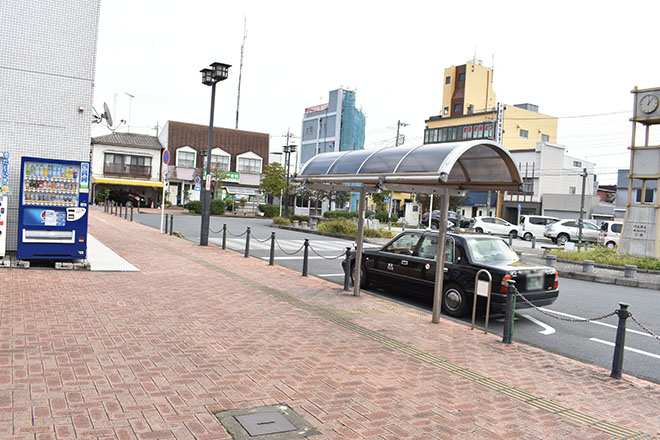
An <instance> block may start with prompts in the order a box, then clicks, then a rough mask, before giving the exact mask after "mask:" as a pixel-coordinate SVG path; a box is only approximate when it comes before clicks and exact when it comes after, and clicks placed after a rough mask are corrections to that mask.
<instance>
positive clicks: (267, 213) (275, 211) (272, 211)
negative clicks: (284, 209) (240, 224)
mask: <svg viewBox="0 0 660 440" xmlns="http://www.w3.org/2000/svg"><path fill="white" fill-rule="evenodd" d="M259 211H261V212H263V213H264V217H277V216H278V215H280V207H279V205H259Z"/></svg>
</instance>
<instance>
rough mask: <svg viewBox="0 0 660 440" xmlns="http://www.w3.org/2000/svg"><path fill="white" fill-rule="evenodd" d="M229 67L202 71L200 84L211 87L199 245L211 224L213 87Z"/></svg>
mask: <svg viewBox="0 0 660 440" xmlns="http://www.w3.org/2000/svg"><path fill="white" fill-rule="evenodd" d="M230 67H231V65H229V64H222V63H213V64H211V66H210V68H209V69H202V70H200V72H201V73H202V84H204V85H205V86H211V120H210V121H209V148H208V151H207V152H206V157H207V160H206V175H205V176H204V177H205V180H204V183H203V185H204V186H203V187H202V188H201V190H202V229H201V231H200V234H199V245H200V246H208V244H209V225H210V222H211V191H210V189H211V187H210V185H209V183H210V181H209V179H210V178H211V149H212V148H213V112H214V110H215V85H216V83H218V82H220V81H224V80H226V79H227V77H228V76H229V68H230Z"/></svg>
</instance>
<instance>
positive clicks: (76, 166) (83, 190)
mask: <svg viewBox="0 0 660 440" xmlns="http://www.w3.org/2000/svg"><path fill="white" fill-rule="evenodd" d="M88 198H89V162H74V161H67V160H53V159H38V158H33V157H23V158H22V159H21V194H20V203H19V211H18V250H17V257H18V258H19V259H23V260H30V259H49V260H61V259H69V260H72V259H84V258H86V256H87V209H88Z"/></svg>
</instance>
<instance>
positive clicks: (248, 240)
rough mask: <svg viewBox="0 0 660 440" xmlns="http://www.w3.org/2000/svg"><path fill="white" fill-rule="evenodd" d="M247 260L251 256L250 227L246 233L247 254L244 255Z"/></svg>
mask: <svg viewBox="0 0 660 440" xmlns="http://www.w3.org/2000/svg"><path fill="white" fill-rule="evenodd" d="M243 256H244V257H245V258H247V257H249V256H250V227H249V226H248V228H247V230H246V231H245V253H244V254H243Z"/></svg>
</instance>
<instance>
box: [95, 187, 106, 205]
mask: <svg viewBox="0 0 660 440" xmlns="http://www.w3.org/2000/svg"><path fill="white" fill-rule="evenodd" d="M109 196H110V190H109V189H108V188H100V189H98V190H97V191H96V195H95V196H94V201H95V202H96V203H102V202H105V201H106V200H107V199H108V197H109Z"/></svg>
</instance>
